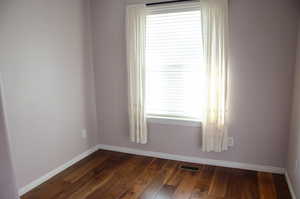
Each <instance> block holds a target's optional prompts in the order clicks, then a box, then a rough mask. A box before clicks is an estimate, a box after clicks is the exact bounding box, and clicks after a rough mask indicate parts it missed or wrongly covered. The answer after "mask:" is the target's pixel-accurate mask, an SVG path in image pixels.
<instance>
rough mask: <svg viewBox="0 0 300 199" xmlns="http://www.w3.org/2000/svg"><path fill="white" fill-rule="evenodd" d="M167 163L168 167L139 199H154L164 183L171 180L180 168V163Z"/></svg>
mask: <svg viewBox="0 0 300 199" xmlns="http://www.w3.org/2000/svg"><path fill="white" fill-rule="evenodd" d="M165 161H167V163H166V165H165V166H164V167H163V168H162V169H161V172H160V173H159V174H158V175H157V176H156V177H155V178H154V179H153V180H152V182H151V183H150V184H149V185H148V186H147V188H146V189H145V190H144V192H143V193H142V194H141V196H140V197H139V198H140V199H150V198H151V199H154V198H155V197H156V196H157V194H158V193H159V191H160V189H161V188H162V187H163V185H164V183H165V182H167V181H168V180H169V178H170V177H171V176H172V174H173V172H175V170H176V168H177V167H178V163H177V162H175V161H172V160H165Z"/></svg>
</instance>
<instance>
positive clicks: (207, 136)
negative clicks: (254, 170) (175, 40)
mask: <svg viewBox="0 0 300 199" xmlns="http://www.w3.org/2000/svg"><path fill="white" fill-rule="evenodd" d="M200 9H201V26H202V27H201V28H202V38H203V40H202V45H203V61H204V63H203V66H205V69H206V75H205V78H206V79H205V84H206V85H205V87H206V88H207V89H206V93H205V105H204V110H205V111H204V120H203V129H202V133H203V134H202V135H203V136H202V149H203V151H205V152H210V151H213V152H222V151H225V150H227V149H228V143H227V142H228V141H227V140H228V135H227V121H226V119H227V118H226V112H227V71H228V70H227V67H228V66H227V65H228V0H201V1H200Z"/></svg>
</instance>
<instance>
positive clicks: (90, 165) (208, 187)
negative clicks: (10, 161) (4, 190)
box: [21, 150, 291, 199]
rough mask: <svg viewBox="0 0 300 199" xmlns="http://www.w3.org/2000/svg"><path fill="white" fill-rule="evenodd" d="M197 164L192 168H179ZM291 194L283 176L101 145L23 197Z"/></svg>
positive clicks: (265, 198) (187, 198)
mask: <svg viewBox="0 0 300 199" xmlns="http://www.w3.org/2000/svg"><path fill="white" fill-rule="evenodd" d="M182 165H188V166H193V167H197V168H199V170H198V171H195V172H192V171H189V170H185V169H182V168H180V167H181V166H182ZM129 198H130V199H134V198H140V199H256V198H259V199H290V198H291V197H290V193H289V190H288V186H287V184H286V182H285V178H284V176H283V175H278V174H271V173H264V172H255V171H248V170H241V169H230V168H223V167H215V166H208V165H199V164H191V163H184V162H178V161H172V160H164V159H158V158H151V157H144V156H137V155H130V154H125V153H117V152H111V151H104V150H99V151H97V152H95V153H94V154H92V155H90V156H89V157H87V158H85V159H84V160H82V161H80V162H78V163H77V164H75V165H74V166H72V167H71V168H69V169H67V170H65V171H63V172H62V173H60V174H58V175H56V176H55V177H53V178H51V179H50V180H48V181H47V182H45V183H44V184H42V185H40V186H39V187H37V188H35V189H34V190H32V191H30V192H28V193H27V194H25V195H24V196H22V198H21V199H129Z"/></svg>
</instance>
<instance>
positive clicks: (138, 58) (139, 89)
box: [126, 4, 147, 144]
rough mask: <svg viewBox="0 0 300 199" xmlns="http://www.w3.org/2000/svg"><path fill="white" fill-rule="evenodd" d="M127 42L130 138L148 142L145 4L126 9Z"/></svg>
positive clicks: (134, 140) (144, 142)
mask: <svg viewBox="0 0 300 199" xmlns="http://www.w3.org/2000/svg"><path fill="white" fill-rule="evenodd" d="M126 11H127V12H126V42H127V72H128V112H129V133H130V140H131V141H132V142H135V143H139V144H146V143H147V121H146V113H145V37H146V35H145V34H146V8H145V5H144V4H135V5H128V6H127V10H126Z"/></svg>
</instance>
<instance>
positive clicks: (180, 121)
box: [146, 115, 202, 127]
mask: <svg viewBox="0 0 300 199" xmlns="http://www.w3.org/2000/svg"><path fill="white" fill-rule="evenodd" d="M146 118H147V123H154V124H164V125H176V126H189V127H202V122H201V121H200V120H196V119H186V118H182V117H178V118H176V117H161V116H154V115H147V116H146Z"/></svg>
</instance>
